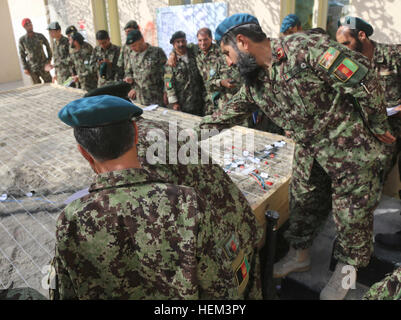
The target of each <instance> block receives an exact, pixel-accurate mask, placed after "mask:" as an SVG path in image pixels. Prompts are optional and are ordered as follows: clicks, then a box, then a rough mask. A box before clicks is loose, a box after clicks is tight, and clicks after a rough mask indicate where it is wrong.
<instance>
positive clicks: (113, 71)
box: [90, 43, 122, 87]
mask: <svg viewBox="0 0 401 320" xmlns="http://www.w3.org/2000/svg"><path fill="white" fill-rule="evenodd" d="M120 49H121V48H120V47H119V46H116V45H114V44H112V43H111V44H110V47H108V48H107V49H106V50H104V49H103V48H102V47H100V46H96V47H95V49H93V52H92V57H91V62H90V63H91V66H92V68H93V70H94V71H95V72H97V76H98V83H97V86H98V87H102V86H105V85H107V84H112V83H114V82H116V81H118V80H119V79H120V78H121V74H122V70H121V69H120V68H119V67H118V66H117V62H118V58H119V57H120ZM105 59H108V60H109V61H110V62H111V65H110V64H108V65H107V71H106V75H105V76H104V78H102V77H101V76H100V72H99V70H100V65H99V63H98V61H100V60H105Z"/></svg>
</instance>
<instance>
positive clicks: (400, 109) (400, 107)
mask: <svg viewBox="0 0 401 320" xmlns="http://www.w3.org/2000/svg"><path fill="white" fill-rule="evenodd" d="M394 111H397V114H395V115H394V116H393V117H398V118H401V104H400V105H399V106H397V107H395V108H394Z"/></svg>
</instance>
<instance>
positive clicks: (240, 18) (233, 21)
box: [215, 13, 259, 42]
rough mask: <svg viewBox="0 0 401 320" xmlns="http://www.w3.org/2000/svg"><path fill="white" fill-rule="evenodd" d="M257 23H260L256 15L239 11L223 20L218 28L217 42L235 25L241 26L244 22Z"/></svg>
mask: <svg viewBox="0 0 401 320" xmlns="http://www.w3.org/2000/svg"><path fill="white" fill-rule="evenodd" d="M251 23H254V24H257V25H259V21H258V19H256V17H254V16H252V15H250V14H247V13H237V14H233V15H232V16H230V17H228V18H226V19H224V20H223V22H222V23H220V24H219V26H218V27H217V29H216V32H215V39H216V41H217V42H220V41H221V38H223V36H224V35H225V34H226V33H227V32H228V31H230V30H232V29H234V28H235V27H238V26H241V25H243V24H251Z"/></svg>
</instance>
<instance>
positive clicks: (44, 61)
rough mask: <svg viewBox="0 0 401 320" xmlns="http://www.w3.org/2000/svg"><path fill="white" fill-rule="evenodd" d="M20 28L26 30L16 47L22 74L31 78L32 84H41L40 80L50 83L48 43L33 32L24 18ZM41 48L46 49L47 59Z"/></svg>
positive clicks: (49, 51) (50, 54) (30, 25)
mask: <svg viewBox="0 0 401 320" xmlns="http://www.w3.org/2000/svg"><path fill="white" fill-rule="evenodd" d="M22 26H23V27H24V29H25V30H26V35H24V36H22V37H21V38H20V39H19V46H18V47H19V54H20V58H21V62H22V66H23V68H24V73H25V74H26V75H29V76H30V77H31V79H32V82H33V84H38V83H41V81H40V79H42V80H43V81H44V82H47V83H49V82H52V76H51V75H50V73H49V71H48V70H50V61H51V60H52V51H51V49H50V45H49V41H47V39H46V37H45V36H44V35H43V34H41V33H37V32H34V31H33V26H32V22H31V20H29V19H27V18H25V19H24V20H22ZM43 46H45V47H46V51H47V57H46V55H45V53H44V51H43ZM45 69H48V70H45Z"/></svg>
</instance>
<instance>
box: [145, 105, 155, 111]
mask: <svg viewBox="0 0 401 320" xmlns="http://www.w3.org/2000/svg"><path fill="white" fill-rule="evenodd" d="M158 107H159V105H157V104H152V105H150V106H148V107H146V108H143V110H145V111H153V110H156V109H157V108H158Z"/></svg>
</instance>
